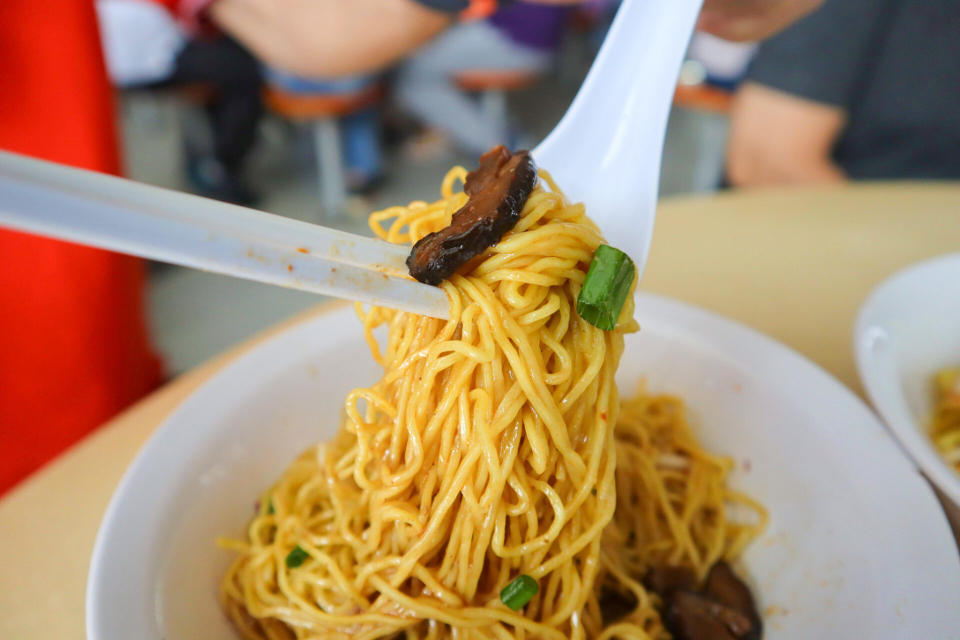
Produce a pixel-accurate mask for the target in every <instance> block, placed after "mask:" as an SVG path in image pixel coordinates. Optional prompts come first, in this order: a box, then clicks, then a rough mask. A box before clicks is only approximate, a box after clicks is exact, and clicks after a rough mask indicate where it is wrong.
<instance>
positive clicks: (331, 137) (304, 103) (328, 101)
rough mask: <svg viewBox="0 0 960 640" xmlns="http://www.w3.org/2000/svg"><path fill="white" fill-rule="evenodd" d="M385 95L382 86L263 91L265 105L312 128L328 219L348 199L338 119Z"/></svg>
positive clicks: (269, 88)
mask: <svg viewBox="0 0 960 640" xmlns="http://www.w3.org/2000/svg"><path fill="white" fill-rule="evenodd" d="M382 95H383V87H382V86H381V85H380V84H379V83H369V84H365V85H363V86H360V87H357V88H356V89H355V90H347V91H336V92H323V91H313V90H303V89H300V88H296V89H291V88H287V87H283V86H280V85H278V84H271V83H268V84H267V85H266V87H265V88H264V94H263V98H264V104H265V105H266V106H267V108H268V109H270V110H271V111H272V112H274V113H276V114H277V115H279V116H282V117H284V118H287V119H289V120H292V121H294V122H301V123H306V124H309V125H310V126H311V128H312V131H313V141H314V148H315V149H316V155H317V171H318V184H319V187H320V203H321V205H322V207H323V210H324V212H325V214H326V215H327V216H331V215H336V214H338V213H339V212H340V211H341V210H342V209H343V206H344V203H345V202H346V200H347V188H346V181H345V176H344V169H343V154H342V152H341V144H340V128H339V122H338V120H339V119H340V118H342V117H344V116H347V115H350V114H352V113H356V112H358V111H360V110H362V109H366V108H367V107H369V106H371V105H374V104H376V103H377V102H378V101H379V100H380V99H381V97H382Z"/></svg>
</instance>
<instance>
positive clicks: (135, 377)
mask: <svg viewBox="0 0 960 640" xmlns="http://www.w3.org/2000/svg"><path fill="white" fill-rule="evenodd" d="M113 119H114V112H113V101H112V90H111V88H110V86H109V83H108V80H107V76H106V72H105V69H104V66H103V60H102V57H101V53H100V43H99V33H98V31H97V23H96V15H95V13H94V5H93V0H44V1H43V2H32V1H31V0H3V1H0V148H2V149H5V150H9V151H15V152H18V153H23V154H28V155H32V156H35V157H39V158H44V159H48V160H53V161H56V162H62V163H65V164H71V165H74V166H78V167H84V168H88V169H95V170H99V171H104V172H108V173H118V172H119V158H118V152H117V139H116V132H115V129H114V120H113ZM143 275H144V274H143V264H142V263H141V262H140V261H139V260H136V259H133V258H129V257H125V256H118V255H116V254H111V253H107V252H103V251H98V250H94V249H88V248H85V247H79V246H76V245H71V244H67V243H63V242H57V241H52V240H46V239H43V238H38V237H34V236H29V235H24V234H20V233H14V232H10V231H3V230H0V493H3V492H4V491H5V490H7V489H9V488H10V487H11V486H13V485H14V484H15V483H17V482H18V481H19V480H20V479H22V478H23V477H24V476H26V475H27V474H28V473H30V472H31V471H33V470H34V469H36V468H37V467H39V466H40V465H42V464H43V463H44V462H46V461H48V460H49V459H51V458H53V457H54V456H55V455H57V453H59V452H60V451H62V450H63V449H65V448H66V447H68V446H69V445H71V444H72V443H74V442H76V441H77V440H79V439H80V438H81V437H83V436H84V435H85V434H87V433H89V432H90V431H92V430H93V429H94V428H95V427H97V426H98V425H99V424H101V423H103V422H104V421H105V420H107V419H109V418H110V417H111V416H113V415H114V414H116V413H117V412H118V411H120V410H121V409H123V408H124V407H125V406H127V405H129V404H130V403H131V402H133V401H134V400H136V399H137V398H139V397H140V396H141V395H143V394H144V393H146V392H147V391H149V390H150V389H152V388H153V387H154V386H156V384H157V383H158V382H159V379H160V363H159V360H158V359H157V357H156V356H155V355H154V353H153V351H152V350H151V349H150V345H149V342H148V338H147V332H146V326H145V320H144V314H143Z"/></svg>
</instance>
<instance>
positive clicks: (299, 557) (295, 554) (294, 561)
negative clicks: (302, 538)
mask: <svg viewBox="0 0 960 640" xmlns="http://www.w3.org/2000/svg"><path fill="white" fill-rule="evenodd" d="M309 557H310V554H309V553H307V552H306V551H304V550H303V548H302V547H301V546H300V545H297V546H295V547H294V548H293V549H292V550H291V551H290V553H288V554H287V567H289V568H291V569H296V568H297V567H299V566H300V565H302V564H303V563H304V561H305V560H306V559H307V558H309Z"/></svg>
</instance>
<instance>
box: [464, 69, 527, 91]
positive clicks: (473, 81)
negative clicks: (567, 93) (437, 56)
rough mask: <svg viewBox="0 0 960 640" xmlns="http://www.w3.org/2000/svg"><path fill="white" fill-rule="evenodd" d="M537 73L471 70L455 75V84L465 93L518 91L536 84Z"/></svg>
mask: <svg viewBox="0 0 960 640" xmlns="http://www.w3.org/2000/svg"><path fill="white" fill-rule="evenodd" d="M539 78H540V73H539V72H537V71H523V70H517V71H509V70H487V69H471V70H469V71H461V72H459V73H457V74H456V75H454V77H453V79H454V82H456V83H457V86H459V87H460V88H461V89H463V90H464V91H490V90H496V91H516V90H518V89H526V88H527V87H529V86H532V85H533V84H536V82H537V80H538V79H539Z"/></svg>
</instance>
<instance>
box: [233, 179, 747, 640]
mask: <svg viewBox="0 0 960 640" xmlns="http://www.w3.org/2000/svg"><path fill="white" fill-rule="evenodd" d="M465 175H466V171H465V170H464V169H462V168H459V167H458V168H455V169H453V170H452V171H451V172H450V173H449V174H448V175H447V176H446V178H445V179H444V181H443V186H442V192H443V197H442V199H441V200H439V201H437V202H434V203H432V204H427V203H425V202H414V203H411V204H410V205H409V206H407V207H393V208H390V209H387V210H384V211H381V212H378V213H375V214H373V215H372V216H371V226H372V228H373V230H374V231H375V232H376V233H377V234H378V235H379V236H381V237H383V238H385V239H386V240H388V241H390V242H397V243H410V242H414V241H416V240H418V239H419V238H421V237H423V236H424V235H426V234H428V233H430V232H433V231H436V230H438V229H440V228H442V227H444V226H446V225H447V224H448V223H449V221H450V218H451V215H452V214H453V213H454V212H455V211H457V210H458V209H459V208H460V207H461V206H462V205H463V204H464V203H465V202H466V196H465V195H464V194H463V193H461V192H458V191H455V190H454V186H455V184H456V183H457V182H458V181H462V180H463V179H464V178H465ZM602 242H603V238H602V237H601V235H600V233H599V230H598V229H597V227H596V226H595V225H594V224H593V223H592V222H591V221H590V220H589V219H588V218H587V217H586V215H585V213H584V209H583V206H582V205H579V204H574V205H572V204H569V203H568V202H567V201H566V200H565V198H564V197H563V195H562V193H561V192H560V191H559V189H557V187H556V186H555V185H554V184H553V183H552V181H551V180H550V177H549V175H547V174H546V173H545V172H541V181H540V185H539V186H537V187H536V188H535V189H534V191H533V193H532V194H531V195H530V197H529V198H528V200H527V202H526V205H525V206H524V208H523V211H522V214H521V218H520V220H519V222H518V224H517V225H516V227H515V228H514V229H513V230H512V231H510V232H509V233H507V234H506V235H505V236H504V237H503V238H502V240H501V241H500V242H499V243H498V244H496V245H495V246H494V247H492V248H491V249H489V250H488V251H487V252H486V253H485V254H483V255H482V256H481V257H479V258H477V259H476V260H474V261H473V262H472V263H471V264H469V265H467V267H466V268H464V269H461V273H460V274H458V275H454V276H453V277H452V278H451V279H450V280H448V281H446V282H444V283H443V284H442V286H443V288H444V290H445V291H446V292H447V294H448V296H449V299H450V306H451V313H450V320H449V321H443V320H437V319H433V318H427V317H421V316H417V315H414V314H410V313H404V312H398V311H394V310H390V309H384V308H376V307H374V308H372V309H370V310H369V311H366V312H363V311H361V312H360V315H361V318H362V320H363V324H364V329H365V331H366V336H367V340H368V342H369V343H370V347H371V350H372V352H373V355H374V357H375V358H376V359H377V361H378V362H379V363H380V364H381V365H382V366H383V369H384V374H383V378H382V379H381V380H380V381H379V382H377V383H376V384H374V385H373V386H371V387H369V388H360V389H356V390H355V391H353V392H351V393H350V394H349V396H348V397H347V399H346V418H345V421H344V424H343V425H342V427H341V429H340V432H339V434H338V436H337V437H336V438H335V439H334V441H332V442H329V443H326V444H324V445H318V446H317V447H314V448H311V449H310V450H308V451H307V452H305V453H304V454H303V455H302V456H301V457H300V458H298V459H297V460H296V461H295V462H294V463H293V464H292V465H291V466H290V468H289V469H287V471H286V472H285V473H284V474H283V476H282V477H281V478H280V480H279V481H278V482H277V483H276V484H275V485H274V486H272V487H271V488H269V489H268V490H267V491H266V492H265V493H264V495H263V496H262V497H261V502H260V507H259V511H258V513H257V515H256V516H255V517H254V518H253V520H252V521H251V523H250V525H249V527H248V530H247V534H246V538H245V539H244V540H243V541H228V542H225V543H224V544H225V545H227V546H229V547H231V548H233V549H235V550H236V551H237V552H238V555H237V557H236V559H235V561H234V562H233V564H232V566H231V567H230V569H229V572H228V573H227V575H226V576H225V578H224V580H223V583H222V589H221V598H222V601H223V605H224V607H225V609H226V611H227V613H228V615H229V616H230V618H231V619H232V621H233V622H234V624H235V626H236V627H237V629H238V630H239V631H240V633H241V634H242V635H243V637H245V638H258V639H259V638H271V639H280V638H283V639H287V638H325V639H338V638H343V639H346V638H355V639H367V638H393V637H400V638H406V639H408V640H414V639H437V640H439V639H441V638H455V639H463V640H467V639H472V638H500V639H503V640H506V639H508V638H518V639H520V640H524V639H532V638H537V639H556V640H563V639H567V638H572V639H585V638H598V639H607V638H638V639H639V638H668V637H669V635H668V634H667V633H666V632H665V631H664V628H663V625H662V624H661V622H660V617H659V615H658V613H657V611H656V608H655V605H656V604H657V601H656V597H655V596H652V595H650V594H648V593H647V592H646V591H645V590H644V588H643V587H642V586H641V584H640V578H641V577H642V575H643V573H644V572H645V571H646V570H647V569H648V568H649V567H650V566H651V564H654V563H669V564H675V565H682V566H689V567H691V568H693V569H694V570H696V571H697V572H698V574H699V575H701V576H702V575H703V574H704V573H705V571H706V569H707V568H708V567H709V565H710V564H711V563H712V562H713V561H715V560H716V559H718V558H720V557H729V556H731V555H735V554H736V553H737V552H738V551H739V549H740V548H742V546H743V545H744V544H745V543H746V541H747V540H749V538H750V537H751V535H753V534H754V533H755V532H756V530H757V528H758V527H759V526H760V524H759V522H760V520H761V518H753V519H751V520H750V521H748V522H747V523H745V524H736V523H733V522H730V521H729V519H728V518H726V517H725V506H726V505H727V503H729V502H730V501H731V500H733V501H740V502H747V503H749V501H747V500H746V498H743V497H741V496H738V495H736V494H733V493H731V492H730V491H728V490H727V488H726V485H725V479H726V474H727V471H728V469H729V462H728V461H726V460H724V459H719V458H715V457H713V456H710V455H708V454H706V453H704V452H703V451H702V450H700V448H699V447H698V445H697V443H696V441H695V440H694V438H693V436H692V435H691V433H690V431H689V429H688V428H687V426H686V423H685V417H684V413H683V407H682V404H680V403H679V401H676V400H672V399H670V398H650V397H647V396H641V397H640V398H639V399H638V400H636V401H634V402H632V403H627V405H626V407H625V412H624V416H623V417H622V419H620V421H619V423H618V416H619V414H620V400H619V398H618V395H617V388H616V386H615V384H614V374H615V372H616V370H617V366H618V363H619V360H620V355H621V353H622V351H623V334H624V333H626V332H630V331H634V330H636V328H637V327H636V324H635V322H634V320H633V303H632V296H630V297H629V298H628V301H627V304H626V306H625V308H624V310H623V312H622V314H621V318H620V322H619V325H618V326H617V328H616V329H615V330H613V331H602V330H600V329H598V328H596V327H594V326H592V325H590V324H588V323H587V322H585V321H584V320H583V319H582V318H580V317H579V316H578V315H577V312H576V299H577V294H578V292H579V290H580V286H581V284H582V283H583V280H584V277H585V274H586V271H587V267H588V265H589V263H590V260H591V257H592V256H593V253H594V251H595V250H596V248H597V246H599V245H600V244H601V243H602ZM382 325H386V326H387V339H386V343H385V344H383V345H378V344H377V342H376V340H375V338H374V329H376V328H377V327H380V326H382ZM615 425H616V431H615V429H614V426H615ZM749 504H752V503H749ZM758 509H759V508H758ZM523 574H525V575H528V576H530V577H532V578H533V579H534V580H535V581H536V584H537V586H538V593H537V594H536V595H535V596H533V598H532V599H531V600H530V601H529V602H527V603H526V605H525V606H523V607H522V608H521V609H520V610H518V611H514V610H512V609H510V608H508V607H507V606H506V605H505V604H504V603H502V602H501V600H500V592H501V590H502V589H503V588H504V587H505V586H506V585H508V584H509V583H510V582H511V581H512V580H514V579H515V578H517V577H518V576H520V575H523ZM611 594H612V595H613V596H615V597H616V598H617V599H618V601H619V602H621V603H623V602H626V603H628V606H627V607H626V611H621V612H620V613H619V614H618V617H617V618H616V619H612V617H611V615H610V614H609V612H607V613H606V614H605V612H604V607H605V605H604V600H605V598H607V597H608V596H611ZM621 608H623V607H622V606H621ZM605 615H606V619H605Z"/></svg>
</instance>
